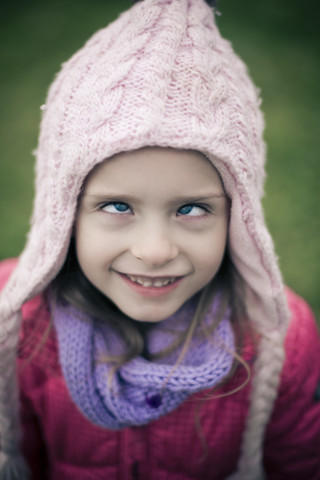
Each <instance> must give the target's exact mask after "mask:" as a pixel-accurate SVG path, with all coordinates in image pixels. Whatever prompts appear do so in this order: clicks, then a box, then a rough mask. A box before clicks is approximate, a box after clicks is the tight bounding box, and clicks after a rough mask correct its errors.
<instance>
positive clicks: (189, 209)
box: [178, 203, 206, 217]
mask: <svg viewBox="0 0 320 480" xmlns="http://www.w3.org/2000/svg"><path fill="white" fill-rule="evenodd" d="M205 212H206V209H205V207H203V206H201V205H196V204H193V203H190V204H188V205H183V207H181V208H179V210H178V215H184V216H188V217H200V216H201V215H204V214H205Z"/></svg>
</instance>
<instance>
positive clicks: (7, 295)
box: [0, 0, 288, 480]
mask: <svg viewBox="0 0 320 480" xmlns="http://www.w3.org/2000/svg"><path fill="white" fill-rule="evenodd" d="M209 3H210V2H209ZM259 105H260V101H259V99H258V95H257V91H256V88H255V87H254V85H253V84H252V81H251V79H250V78H249V76H248V73H247V70H246V67H245V65H244V64H243V63H242V61H241V60H240V59H239V58H238V57H237V56H236V55H235V53H234V52H233V50H232V47H231V45H230V44H229V43H228V42H227V41H226V40H224V39H222V38H221V36H220V33H219V31H218V29H217V26H216V25H215V19H214V12H213V10H212V8H210V6H209V5H208V4H207V3H205V1H204V0H144V1H142V2H138V3H136V4H135V5H133V6H132V8H130V9H129V10H128V11H126V12H125V13H123V14H122V15H121V16H120V17H119V19H117V20H116V21H115V22H113V23H112V24H110V25H109V26H108V27H107V28H105V29H104V30H101V31H98V32H97V33H96V34H95V35H93V37H92V38H91V39H90V40H89V41H88V42H87V44H86V45H85V46H84V47H83V48H82V49H81V50H79V51H78V52H77V53H76V54H75V55H74V56H73V57H72V58H71V59H70V60H69V61H68V62H67V63H65V64H64V65H63V67H62V70H61V72H60V73H59V75H58V76H57V78H56V79H55V81H54V82H53V84H52V86H51V88H50V90H49V94H48V99H47V103H46V106H44V107H43V110H44V112H43V119H42V123H41V132H40V140H39V146H38V150H37V163H36V197H35V205H34V213H33V218H32V226H31V231H30V234H29V237H28V242H27V245H26V247H25V249H24V251H23V253H22V255H21V256H20V260H19V263H18V266H17V267H16V269H15V271H14V272H13V274H12V276H11V278H10V280H9V282H8V283H7V285H6V287H5V289H4V291H3V292H2V294H1V297H0V348H1V351H0V438H1V448H2V452H1V454H0V480H2V479H4V478H5V479H10V480H11V479H19V480H24V479H26V478H28V476H27V474H26V473H25V470H24V466H23V460H22V458H21V457H20V456H19V438H20V428H19V422H18V400H17V399H18V393H17V392H18V389H17V385H16V380H15V378H16V375H15V355H16V348H17V342H18V332H19V327H20V322H21V314H20V309H21V305H22V304H23V303H24V302H26V301H27V300H28V299H30V298H31V297H33V296H35V295H36V294H38V293H39V292H41V291H43V289H44V288H46V287H47V286H48V284H49V283H50V282H51V280H52V279H53V278H54V277H55V276H56V274H57V273H58V272H59V270H60V268H61V267H62V265H63V263H64V260H65V257H66V254H67V250H68V246H69V241H70V235H71V231H72V226H73V221H74V217H75V211H76V205H77V198H78V195H79V192H80V189H81V186H82V183H83V181H84V179H85V177H86V176H87V174H88V173H89V172H90V170H91V169H92V168H93V167H94V166H96V165H97V164H99V163H100V162H102V161H103V160H105V159H106V158H108V157H111V156H112V155H114V154H116V153H118V152H123V151H129V150H135V149H138V148H141V147H144V146H153V145H156V146H160V147H161V146H162V147H173V148H180V149H193V150H198V151H200V152H202V153H204V154H205V155H206V156H207V157H208V158H209V159H210V160H211V161H212V163H213V164H214V165H215V167H216V168H217V169H218V171H219V172H220V175H221V177H222V180H223V183H224V187H225V190H226V192H227V194H228V195H229V197H230V198H231V199H232V208H231V218H230V230H229V245H228V248H229V252H230V256H231V258H232V260H233V263H234V265H235V266H236V268H237V270H238V271H239V273H240V274H241V276H242V277H243V279H244V280H245V285H246V289H247V292H246V294H247V297H246V298H247V299H248V301H247V309H248V314H249V317H250V320H251V321H252V322H253V323H254V325H255V327H256V328H257V329H258V331H259V332H261V333H262V334H263V335H262V341H261V344H260V347H259V352H258V357H257V360H256V362H255V369H254V376H253V383H252V394H251V407H250V410H249V415H248V419H247V426H246V430H245V432H244V435H243V442H242V452H241V456H240V459H239V464H238V471H237V472H236V473H235V474H234V476H232V479H242V480H243V479H260V478H262V467H261V459H262V442H263V435H264V430H265V426H266V424H267V422H268V419H269V416H270V413H271V411H272V406H273V402H274V399H275V397H276V392H277V386H278V382H279V374H280V371H281V368H282V363H283V356H284V353H283V337H284V332H285V327H286V324H287V316H288V315H287V307H286V302H285V297H284V292H283V283H282V279H281V275H280V273H279V269H278V266H277V261H276V257H275V254H274V250H273V244H272V241H271V238H270V236H269V233H268V231H267V229H266V226H265V223H264V218H263V212H262V207H261V196H262V193H263V180H264V161H265V148H264V143H263V140H262V133H263V126H264V125H263V117H262V114H261V112H260V110H259Z"/></svg>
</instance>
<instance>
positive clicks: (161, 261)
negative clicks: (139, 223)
mask: <svg viewBox="0 0 320 480" xmlns="http://www.w3.org/2000/svg"><path fill="white" fill-rule="evenodd" d="M178 251H179V250H178V247H177V245H176V244H175V242H174V241H173V240H172V239H171V238H170V234H169V233H168V232H165V231H161V229H156V230H155V229H153V230H149V231H148V232H146V231H144V232H142V233H141V235H139V236H138V238H137V239H136V241H135V242H134V243H133V245H132V248H131V252H132V255H133V256H134V257H136V258H137V259H139V260H143V261H144V262H145V263H146V264H147V265H149V266H151V267H160V266H161V265H165V264H166V263H168V262H170V261H171V260H173V259H174V258H175V257H176V256H177V255H178Z"/></svg>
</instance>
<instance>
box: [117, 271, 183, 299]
mask: <svg viewBox="0 0 320 480" xmlns="http://www.w3.org/2000/svg"><path fill="white" fill-rule="evenodd" d="M119 275H120V277H121V278H122V279H123V280H124V281H125V282H126V284H127V285H128V286H129V287H130V288H131V289H132V290H133V291H134V292H136V293H138V294H139V295H142V296H144V297H158V296H161V295H166V294H168V293H170V292H171V291H173V290H174V289H175V288H176V287H177V286H178V285H179V284H180V282H181V280H182V279H183V277H182V276H179V277H144V276H140V275H131V274H125V273H119Z"/></svg>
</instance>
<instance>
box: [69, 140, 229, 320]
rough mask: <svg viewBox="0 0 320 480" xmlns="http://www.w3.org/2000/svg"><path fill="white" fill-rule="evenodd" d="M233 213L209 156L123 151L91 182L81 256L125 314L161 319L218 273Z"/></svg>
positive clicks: (78, 232)
mask: <svg viewBox="0 0 320 480" xmlns="http://www.w3.org/2000/svg"><path fill="white" fill-rule="evenodd" d="M228 216H229V208H228V199H227V197H226V195H225V193H224V189H223V186H222V183H221V180H220V177H219V175H218V173H217V171H216V170H215V169H214V168H213V166H212V165H211V164H210V163H209V161H208V160H207V159H206V158H205V157H204V156H203V155H202V154H200V153H198V152H194V151H191V150H190V151H187V150H174V149H169V148H155V147H153V148H144V149H141V150H136V151H133V152H128V153H120V154H118V155H116V156H114V157H112V158H111V159H108V160H107V161H105V162H104V163H103V164H102V165H101V166H99V167H98V168H97V169H95V170H94V171H93V173H92V174H91V175H90V176H89V178H88V180H87V181H86V184H85V188H84V192H83V195H82V197H81V199H80V206H79V212H78V216H77V219H76V225H75V240H76V251H77V257H78V261H79V264H80V267H81V269H82V271H83V273H84V274H85V275H86V277H87V278H88V279H89V280H90V281H91V283H92V284H93V285H95V287H96V288H97V289H98V290H100V291H101V292H102V293H103V294H104V295H106V296H107V297H108V298H109V299H110V300H111V301H112V302H113V303H114V304H115V305H117V307H118V308H119V309H120V310H121V311H122V312H123V313H125V314H126V315H128V316H129V317H131V318H133V319H135V320H138V321H149V322H158V321H161V320H163V319H165V318H167V317H169V316H170V315H172V314H173V313H174V312H176V311H177V310H178V309H179V308H180V307H181V306H182V305H183V304H184V303H185V302H186V301H187V300H188V299H189V298H190V297H191V296H193V295H194V294H195V293H196V292H198V291H199V290H201V289H202V288H203V287H204V286H205V285H206V284H207V283H208V282H210V280H211V279H212V278H213V277H214V276H215V275H216V273H217V271H218V269H219V266H220V264H221V261H222V259H223V256H224V251H225V246H226V239H227V230H228Z"/></svg>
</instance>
